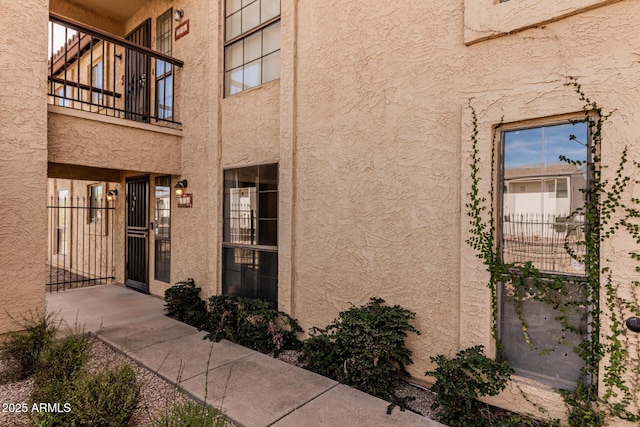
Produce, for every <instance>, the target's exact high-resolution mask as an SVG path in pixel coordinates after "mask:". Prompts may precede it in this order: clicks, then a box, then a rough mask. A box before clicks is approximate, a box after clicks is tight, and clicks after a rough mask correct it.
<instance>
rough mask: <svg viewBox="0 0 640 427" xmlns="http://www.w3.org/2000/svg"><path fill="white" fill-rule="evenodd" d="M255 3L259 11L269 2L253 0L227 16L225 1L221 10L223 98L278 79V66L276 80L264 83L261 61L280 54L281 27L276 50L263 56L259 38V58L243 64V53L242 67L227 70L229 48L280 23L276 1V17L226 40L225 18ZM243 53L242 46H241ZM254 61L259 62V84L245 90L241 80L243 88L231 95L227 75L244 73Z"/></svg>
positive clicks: (279, 70)
mask: <svg viewBox="0 0 640 427" xmlns="http://www.w3.org/2000/svg"><path fill="white" fill-rule="evenodd" d="M256 1H257V2H260V4H259V9H261V6H262V1H269V0H254V1H252V2H251V3H249V4H248V5H246V6H241V7H240V9H238V10H236V11H235V12H233V13H231V14H229V15H227V2H226V1H225V5H224V8H223V41H224V43H223V46H222V55H223V69H222V73H223V95H224V97H225V98H226V97H229V96H233V95H237V94H239V93H243V92H246V91H248V90H250V89H253V88H257V87H260V86H262V85H264V84H266V83H269V82H272V81H276V80H279V79H280V72H281V68H280V66H279V67H278V78H274V79H271V80H268V81H264V79H263V66H262V61H263V59H264V58H266V57H267V56H269V55H272V54H275V53H276V52H278V53H279V52H281V49H282V27H281V29H280V33H279V36H280V40H279V45H280V47H279V48H278V49H277V50H274V51H272V52H269V53H267V54H266V55H265V54H264V43H263V39H262V38H261V46H260V56H259V57H258V58H255V59H252V60H251V61H248V62H245V59H244V53H243V59H242V65H239V66H236V67H234V68H231V69H229V70H227V61H228V59H227V49H229V48H231V46H233V45H235V44H236V43H239V42H241V41H243V40H245V39H247V38H249V37H251V36H253V35H255V34H257V33H263V32H264V30H265V29H266V28H268V27H270V26H272V25H276V24H277V23H278V22H281V16H282V2H281V1H280V0H278V3H279V10H280V13H278V15H276V16H274V17H272V18H270V19H268V20H266V21H264V22H261V23H259V24H258V25H256V26H254V27H252V28H250V29H248V30H247V31H245V32H242V29H241V32H240V34H238V35H236V36H234V37H232V38H229V39H228V40H227V18H229V17H230V16H232V15H234V14H236V13H242V10H243V9H244V8H245V7H247V6H249V5H250V4H253V3H255V2H256ZM241 22H242V21H241ZM243 43H244V42H243ZM243 52H244V46H243ZM255 61H260V83H259V84H257V85H255V86H251V87H247V88H245V87H244V78H243V81H242V86H243V87H242V89H241V90H239V91H237V92H233V93H231V92H230V88H229V85H228V83H227V73H231V72H232V71H233V70H238V69H241V70H242V71H243V72H244V68H245V66H246V65H247V64H250V63H252V62H255Z"/></svg>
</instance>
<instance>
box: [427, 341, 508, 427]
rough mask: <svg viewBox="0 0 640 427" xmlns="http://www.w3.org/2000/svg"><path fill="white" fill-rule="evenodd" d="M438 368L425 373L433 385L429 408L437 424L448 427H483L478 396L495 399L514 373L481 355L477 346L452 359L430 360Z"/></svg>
mask: <svg viewBox="0 0 640 427" xmlns="http://www.w3.org/2000/svg"><path fill="white" fill-rule="evenodd" d="M431 362H434V363H436V364H437V365H438V367H437V368H436V369H435V370H433V371H429V372H426V374H425V375H432V376H434V377H435V379H436V382H435V384H434V385H433V387H432V388H431V391H434V392H435V393H437V396H436V400H435V402H434V403H433V405H432V406H431V408H432V409H434V410H435V411H436V416H437V417H438V420H439V421H440V422H442V423H444V424H447V425H450V426H451V427H482V426H485V425H487V422H486V420H485V419H484V418H483V417H481V416H480V413H479V409H480V403H479V402H478V401H477V400H476V399H477V398H478V397H479V396H495V395H497V394H498V393H500V392H501V391H502V390H504V388H505V387H506V385H507V381H508V380H509V378H510V377H511V374H512V373H513V369H512V368H511V367H510V366H509V365H508V364H507V363H506V362H497V361H495V360H492V359H489V358H488V357H486V356H485V355H484V347H483V346H481V345H477V346H474V347H470V348H468V349H465V350H462V351H460V352H458V353H457V354H456V357H455V358H452V359H448V358H446V357H445V356H443V355H439V356H436V357H432V358H431Z"/></svg>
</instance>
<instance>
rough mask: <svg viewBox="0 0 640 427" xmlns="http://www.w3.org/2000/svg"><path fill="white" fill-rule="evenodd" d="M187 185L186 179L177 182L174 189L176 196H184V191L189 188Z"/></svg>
mask: <svg viewBox="0 0 640 427" xmlns="http://www.w3.org/2000/svg"><path fill="white" fill-rule="evenodd" d="M187 184H188V183H187V180H186V179H183V180H181V181H178V182H176V185H175V186H174V187H173V188H175V189H176V196H182V195H183V194H184V189H185V188H187Z"/></svg>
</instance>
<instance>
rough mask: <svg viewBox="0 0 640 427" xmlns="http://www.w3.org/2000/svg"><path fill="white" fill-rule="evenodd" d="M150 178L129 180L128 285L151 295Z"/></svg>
mask: <svg viewBox="0 0 640 427" xmlns="http://www.w3.org/2000/svg"><path fill="white" fill-rule="evenodd" d="M148 205H149V178H148V177H144V178H133V179H128V180H127V266H126V285H127V287H130V288H134V289H136V290H139V291H141V292H144V293H149V268H148V262H149V261H148V255H147V248H148V245H149V229H148V218H149V217H148V215H149V211H148Z"/></svg>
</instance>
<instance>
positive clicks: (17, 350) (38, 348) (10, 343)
mask: <svg viewBox="0 0 640 427" xmlns="http://www.w3.org/2000/svg"><path fill="white" fill-rule="evenodd" d="M17 323H18V325H19V326H20V327H22V328H23V329H24V331H21V332H16V333H12V334H10V335H9V337H8V338H7V340H6V341H5V342H3V343H2V344H1V345H0V357H2V358H3V360H5V361H6V362H7V364H9V365H12V366H14V367H15V370H16V373H17V375H18V376H19V378H27V377H29V376H31V375H33V374H34V373H35V372H36V371H37V370H38V368H39V366H40V363H41V357H42V353H43V351H44V350H45V349H47V348H48V347H50V346H51V344H52V343H53V340H54V338H55V336H56V333H57V332H58V327H59V322H58V321H56V318H55V315H53V314H39V313H31V315H30V317H24V318H23V319H22V320H21V321H19V322H17Z"/></svg>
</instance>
